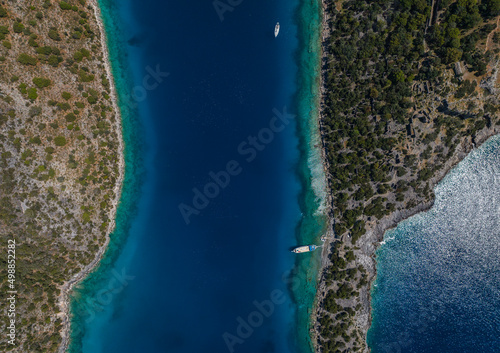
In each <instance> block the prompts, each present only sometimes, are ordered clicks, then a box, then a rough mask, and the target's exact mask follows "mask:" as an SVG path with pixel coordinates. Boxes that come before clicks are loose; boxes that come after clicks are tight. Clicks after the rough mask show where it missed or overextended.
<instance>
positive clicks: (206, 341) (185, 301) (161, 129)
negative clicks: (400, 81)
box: [69, 0, 324, 353]
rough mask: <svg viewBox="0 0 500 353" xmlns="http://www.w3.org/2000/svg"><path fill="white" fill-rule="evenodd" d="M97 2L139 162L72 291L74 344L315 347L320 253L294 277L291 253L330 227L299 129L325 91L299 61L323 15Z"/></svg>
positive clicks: (243, 5)
mask: <svg viewBox="0 0 500 353" xmlns="http://www.w3.org/2000/svg"><path fill="white" fill-rule="evenodd" d="M222 3H226V4H227V2H226V1H222ZM234 3H236V2H233V4H234ZM100 6H101V9H102V12H103V18H104V21H105V25H106V30H107V34H108V37H109V38H108V39H109V43H108V44H109V48H110V54H111V60H112V64H113V72H114V76H115V79H116V86H117V89H118V94H119V103H120V107H121V109H122V112H123V125H124V126H123V128H124V138H125V143H126V160H127V172H126V179H125V184H124V192H123V195H122V199H121V204H120V207H119V209H118V215H117V229H116V231H115V232H114V233H113V234H112V241H111V243H110V246H109V250H108V252H107V254H106V255H105V258H104V260H103V262H102V264H101V266H100V267H99V268H97V269H96V271H95V272H94V273H93V274H92V275H90V276H89V277H88V278H87V279H86V280H85V281H84V282H83V283H82V284H81V285H80V286H79V288H77V290H76V291H75V294H74V296H73V301H72V312H73V320H72V329H73V332H72V343H71V345H70V349H69V351H70V352H85V353H87V352H88V353H100V352H106V353H113V352H120V353H127V352H148V353H155V352H180V353H181V352H182V353H184V352H186V353H192V352H198V351H202V352H217V353H219V352H252V353H255V352H310V340H309V337H308V334H309V332H308V329H309V326H308V315H309V313H310V307H311V305H312V300H313V298H314V288H315V283H316V282H315V278H316V273H315V272H314V271H315V264H316V265H317V260H318V255H319V252H318V253H317V254H304V255H302V256H303V257H302V258H301V259H300V261H301V262H300V263H299V265H301V266H302V267H300V268H299V270H297V268H296V270H295V272H294V275H293V276H294V278H293V280H292V279H291V271H292V270H293V268H294V266H295V265H296V261H297V257H296V255H294V254H292V253H290V251H289V250H290V249H291V248H292V247H294V246H296V245H297V239H300V241H303V242H306V243H308V242H314V241H316V240H317V239H318V238H319V237H320V236H321V232H322V231H323V230H324V229H323V228H324V217H322V216H321V215H318V214H317V213H316V210H317V208H318V206H319V204H320V203H321V200H319V199H318V198H317V197H314V192H313V190H311V187H312V186H311V184H312V182H311V179H310V175H308V174H307V173H308V172H307V168H306V167H305V166H307V158H308V157H310V156H309V155H308V154H309V152H310V151H308V150H307V141H308V140H309V138H310V136H309V135H307V134H309V133H311V132H310V131H309V130H307V131H306V132H304V131H303V130H301V128H300V126H301V124H302V125H304V123H303V122H304V121H308V119H309V118H310V117H309V116H306V115H307V114H302V112H303V110H304V107H303V106H304V104H306V105H309V107H310V110H314V105H310V104H309V101H311V100H313V99H314V97H313V95H314V94H313V93H312V92H309V94H302V95H300V93H299V87H298V82H301V81H300V80H299V76H300V75H303V76H304V75H305V76H307V75H309V74H310V75H312V76H315V75H317V72H310V73H309V72H304V70H303V68H301V67H298V65H297V62H299V60H298V58H299V57H301V53H302V54H303V53H304V52H305V53H307V52H311V50H312V51H316V50H318V47H315V46H314V45H316V43H315V44H314V45H312V46H311V43H310V42H309V40H310V38H306V39H302V40H301V39H300V38H301V37H300V35H299V33H298V27H297V23H298V22H299V21H302V22H303V23H306V22H307V21H308V20H310V19H305V18H303V17H301V11H304V13H313V15H314V16H315V17H314V20H315V21H318V12H317V11H316V12H315V11H311V8H308V7H307V6H302V7H301V8H299V1H288V2H287V1H284V0H283V1H276V2H270V1H263V0H259V1H242V2H240V3H239V5H236V6H231V9H230V10H228V11H225V12H224V13H222V14H220V13H218V12H217V10H216V9H215V8H214V5H213V2H211V1H203V2H201V1H162V2H158V1H153V0H142V1H138V0H127V1H120V2H117V1H111V0H102V1H100ZM317 6H318V2H316V1H315V2H314V4H311V7H312V8H313V9H316V8H317ZM278 21H279V22H280V25H281V31H280V34H279V36H278V38H274V34H273V31H274V26H275V24H276V22H278ZM316 30H319V27H317V28H316ZM301 45H306V46H307V47H306V48H300V46H301ZM315 54H316V55H317V54H318V52H316V53H315ZM301 59H302V60H304V59H305V58H304V56H303V55H302V57H301ZM306 59H307V58H306ZM301 66H302V65H301ZM306 66H307V65H306ZM313 66H314V65H313ZM301 69H302V71H301ZM311 70H312V69H311ZM314 70H317V67H314ZM302 82H303V79H302ZM314 82H315V81H314V80H312V83H311V84H310V86H309V87H308V89H309V90H314V89H315V88H314V87H315V86H314ZM130 92H132V95H131V94H130ZM298 99H301V102H297V100H298ZM311 104H313V103H311ZM308 113H310V112H308ZM300 114H302V115H300ZM300 119H303V120H302V121H301V120H300ZM306 125H307V124H306ZM301 133H302V135H301ZM254 137H257V139H258V140H257V142H252V139H254ZM301 139H302V141H306V143H305V144H303V145H302V144H301V145H302V147H301V148H302V150H301V151H299V147H298V144H299V141H301ZM304 146H306V147H304ZM301 156H305V157H301ZM304 158H305V160H304ZM200 194H205V196H200ZM196 195H198V196H196ZM301 200H302V201H301ZM180 209H182V210H184V213H182V212H181V211H180ZM306 264H308V265H307V266H306ZM304 267H305V268H304ZM301 271H302V272H301ZM308 271H309V272H308ZM291 291H293V298H294V299H293V300H292V295H291V293H292V292H291ZM297 303H300V305H297Z"/></svg>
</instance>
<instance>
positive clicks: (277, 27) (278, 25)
mask: <svg viewBox="0 0 500 353" xmlns="http://www.w3.org/2000/svg"><path fill="white" fill-rule="evenodd" d="M279 33H280V23H279V22H278V23H276V26H275V27H274V38H276V37H277V36H278V34H279Z"/></svg>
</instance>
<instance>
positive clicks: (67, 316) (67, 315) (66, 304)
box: [58, 0, 125, 353]
mask: <svg viewBox="0 0 500 353" xmlns="http://www.w3.org/2000/svg"><path fill="white" fill-rule="evenodd" d="M90 5H91V6H92V8H93V10H94V16H95V19H96V22H97V25H98V27H99V30H100V34H101V38H100V44H101V48H102V54H103V57H104V66H105V70H106V75H107V79H108V80H109V82H110V86H111V92H110V98H111V103H112V106H113V110H114V112H115V113H116V116H117V118H116V119H115V131H116V133H117V135H118V141H119V150H118V155H119V163H118V167H119V176H118V178H117V182H116V186H115V189H114V193H115V199H114V200H113V202H112V209H111V212H110V219H111V221H110V222H109V225H108V229H107V231H106V232H107V236H106V240H105V243H104V245H103V246H102V247H100V248H99V250H98V252H97V254H96V256H95V258H94V260H93V261H92V262H91V263H89V264H88V265H87V266H86V267H85V268H84V269H83V270H82V271H80V272H79V273H77V274H76V275H75V276H73V278H71V279H70V280H69V281H67V282H66V283H64V285H63V286H62V287H61V288H60V289H61V295H60V297H59V304H58V305H59V308H60V309H61V313H62V315H61V319H62V330H61V337H62V343H61V345H60V346H59V353H64V352H66V350H67V349H68V346H69V343H70V338H71V312H70V310H71V308H70V293H71V291H72V290H73V287H74V286H75V285H77V284H79V283H80V282H81V281H83V280H84V279H85V278H86V277H87V276H88V275H89V274H90V273H91V272H92V271H93V270H94V269H95V268H96V267H97V266H98V265H99V262H100V261H101V259H102V257H103V256H104V253H105V252H106V249H107V247H108V245H109V241H110V235H111V233H112V232H113V231H114V229H115V226H116V221H115V218H116V212H117V208H118V204H119V202H120V197H121V190H122V184H123V180H124V177H125V159H124V142H123V134H122V123H121V121H122V119H121V112H120V108H119V107H118V97H117V93H116V86H115V81H114V78H113V74H112V69H111V61H110V58H109V51H108V47H107V38H106V30H105V28H104V23H103V20H102V15H101V10H100V8H99V4H98V3H97V0H90Z"/></svg>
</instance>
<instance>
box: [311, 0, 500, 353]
mask: <svg viewBox="0 0 500 353" xmlns="http://www.w3.org/2000/svg"><path fill="white" fill-rule="evenodd" d="M324 5H325V24H326V26H327V28H326V35H325V36H324V37H325V38H324V43H323V44H324V46H323V48H324V58H323V83H324V87H323V89H324V92H323V102H322V118H321V125H322V133H323V143H324V146H325V150H326V157H327V165H328V173H329V185H330V189H331V192H332V196H333V205H332V212H333V217H334V221H335V222H334V223H335V225H334V227H335V233H336V237H337V239H338V240H337V241H336V242H335V243H333V244H332V245H331V252H330V255H329V261H328V263H327V264H326V266H325V268H324V271H323V273H322V275H321V276H322V278H321V283H320V288H319V293H318V296H319V297H318V308H317V310H316V314H315V315H316V316H315V317H316V320H317V322H316V337H315V343H316V346H317V350H318V351H321V352H346V351H348V350H349V349H351V350H349V351H359V352H362V351H363V352H364V351H367V347H366V343H365V338H366V331H367V330H368V328H369V322H370V305H369V289H370V288H369V285H370V283H371V281H372V279H373V277H374V275H375V264H374V261H373V257H372V256H373V253H374V249H375V247H376V246H375V243H376V242H377V241H380V240H381V236H382V235H383V232H384V231H385V229H387V228H388V227H392V226H394V225H395V224H396V223H397V222H398V221H400V220H401V219H403V218H405V217H407V216H409V215H411V214H414V213H416V212H418V211H420V210H423V209H425V208H428V207H430V205H432V202H433V192H432V189H433V186H434V185H435V184H436V183H437V182H438V181H439V180H440V179H441V178H442V177H443V175H444V174H445V173H446V172H447V171H448V170H449V169H450V168H451V167H452V166H453V165H454V164H455V163H457V162H458V161H459V160H460V159H461V158H463V157H464V156H465V154H466V153H467V152H468V151H470V149H471V148H473V147H474V146H475V145H476V144H477V143H481V142H482V141H484V140H485V139H486V138H487V137H488V136H491V135H492V134H494V133H498V131H499V127H500V126H499V118H498V108H499V101H498V98H497V95H498V89H497V86H498V85H497V77H498V75H497V73H498V61H499V56H498V53H499V48H500V46H499V44H500V33H499V32H498V30H497V16H498V15H499V14H500V1H498V0H484V1H482V2H481V3H480V4H479V3H477V2H476V1H474V0H460V1H455V2H452V1H439V0H438V1H434V2H431V1H425V0H402V1H391V0H379V1H361V0H358V1H337V2H333V1H328V0H325V1H324Z"/></svg>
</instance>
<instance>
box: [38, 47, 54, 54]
mask: <svg viewBox="0 0 500 353" xmlns="http://www.w3.org/2000/svg"><path fill="white" fill-rule="evenodd" d="M35 51H36V52H37V53H38V54H43V55H50V54H52V48H51V47H47V46H46V47H38V48H36V50H35Z"/></svg>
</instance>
